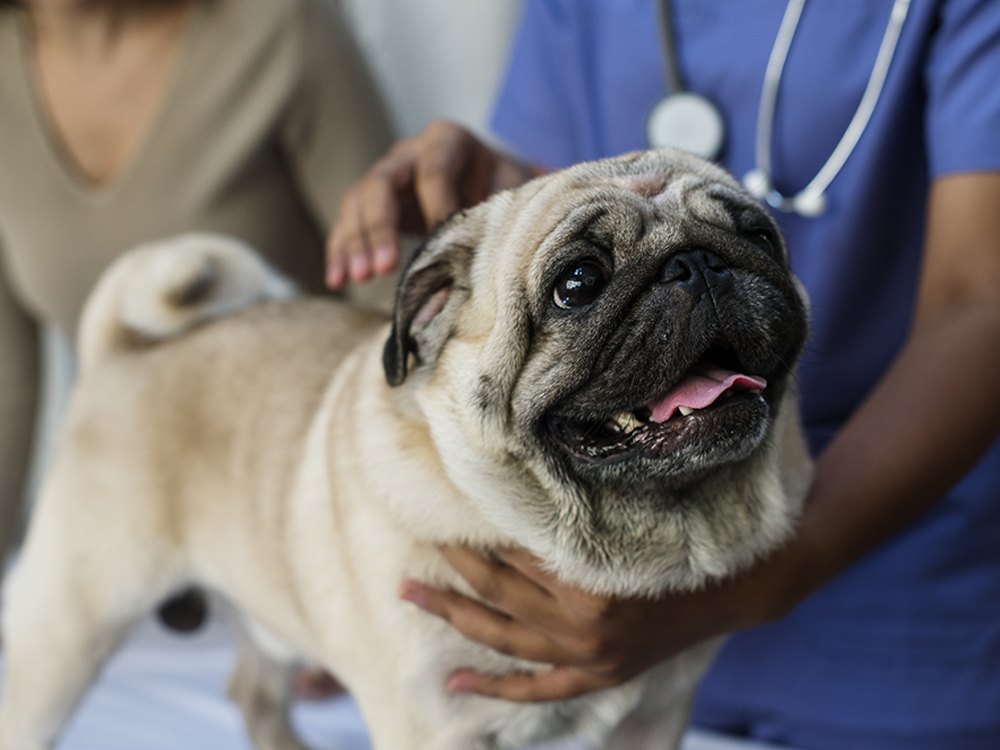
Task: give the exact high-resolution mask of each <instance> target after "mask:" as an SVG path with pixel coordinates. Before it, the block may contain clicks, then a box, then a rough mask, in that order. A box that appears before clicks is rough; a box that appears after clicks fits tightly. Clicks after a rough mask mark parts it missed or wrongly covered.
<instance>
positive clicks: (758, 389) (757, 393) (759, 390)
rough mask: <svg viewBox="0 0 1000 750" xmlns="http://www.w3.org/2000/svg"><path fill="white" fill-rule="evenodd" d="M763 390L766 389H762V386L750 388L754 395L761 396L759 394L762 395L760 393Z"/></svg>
mask: <svg viewBox="0 0 1000 750" xmlns="http://www.w3.org/2000/svg"><path fill="white" fill-rule="evenodd" d="M763 392H764V391H763V390H761V389H760V388H751V389H750V393H752V394H753V395H754V396H759V395H760V394H762V393H763Z"/></svg>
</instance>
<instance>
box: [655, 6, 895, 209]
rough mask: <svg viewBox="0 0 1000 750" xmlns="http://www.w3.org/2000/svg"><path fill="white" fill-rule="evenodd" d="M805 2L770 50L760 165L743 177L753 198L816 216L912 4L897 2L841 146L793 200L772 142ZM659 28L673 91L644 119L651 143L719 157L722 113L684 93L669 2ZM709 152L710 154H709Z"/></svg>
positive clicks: (867, 115) (868, 110) (875, 94)
mask: <svg viewBox="0 0 1000 750" xmlns="http://www.w3.org/2000/svg"><path fill="white" fill-rule="evenodd" d="M805 3H806V0H789V3H788V6H787V7H786V8H785V14H784V16H783V17H782V19H781V26H780V27H779V29H778V35H777V37H776V39H775V41H774V46H773V47H772V48H771V55H770V57H769V58H768V63H767V69H766V71H765V73H764V84H763V86H762V88H761V95H760V105H759V107H758V112H757V135H756V146H755V162H756V165H755V167H754V168H753V169H752V170H750V171H749V172H748V173H747V174H746V175H745V176H744V178H743V184H744V186H745V187H746V189H747V190H748V191H749V192H750V193H751V194H753V195H754V196H756V197H757V198H759V199H761V200H764V201H767V203H768V204H769V205H771V206H773V207H774V208H776V209H778V210H781V211H792V212H795V213H797V214H799V215H801V216H806V217H815V216H819V215H821V214H823V213H824V212H825V211H826V208H827V200H826V189H827V187H829V185H830V183H831V182H832V181H833V179H834V178H835V177H836V176H837V175H838V174H839V173H840V170H841V169H842V168H843V167H844V164H845V163H846V162H847V159H848V157H849V156H850V155H851V153H852V152H853V151H854V147H855V146H856V145H857V143H858V140H859V139H860V138H861V134H862V133H863V132H864V130H865V128H866V127H867V125H868V121H869V120H870V119H871V116H872V113H873V112H874V111H875V105H876V104H877V103H878V100H879V97H880V96H881V94H882V89H883V87H884V85H885V79H886V76H887V74H888V71H889V65H890V64H891V62H892V58H893V56H894V55H895V52H896V45H897V43H898V42H899V36H900V32H901V30H902V27H903V22H904V21H905V20H906V16H907V13H908V11H909V7H910V0H895V2H894V4H893V6H892V12H891V14H890V17H889V23H888V26H887V27H886V30H885V34H884V35H883V36H882V43H881V45H880V47H879V51H878V56H877V57H876V59H875V65H874V67H873V68H872V72H871V75H870V76H869V78H868V85H867V86H866V87H865V92H864V95H863V96H862V98H861V103H860V104H859V105H858V109H857V111H855V113H854V117H853V118H852V119H851V122H850V124H849V125H848V126H847V130H846V131H845V132H844V135H843V137H842V138H841V139H840V142H839V143H838V144H837V146H836V148H835V149H834V151H833V153H832V154H831V155H830V158H829V159H827V161H826V163H825V164H824V165H823V166H822V168H821V169H820V171H819V172H818V173H817V174H816V176H815V177H814V178H813V179H812V180H811V181H810V182H809V184H808V185H806V187H805V188H803V189H802V190H801V191H799V192H798V193H796V194H795V195H794V196H791V197H788V196H785V195H783V194H782V193H780V192H779V191H778V190H777V189H776V188H775V187H774V183H773V179H772V174H771V141H772V135H773V128H774V116H775V108H776V104H777V98H778V88H779V86H780V83H781V76H782V73H783V72H784V67H785V61H786V60H787V58H788V52H789V50H790V49H791V45H792V39H793V38H794V37H795V32H796V30H797V28H798V24H799V19H800V18H801V16H802V9H803V8H804V7H805ZM660 24H661V29H662V37H663V48H664V55H665V58H666V77H667V81H668V82H669V84H670V87H671V93H669V94H667V96H666V97H664V98H663V99H661V100H660V101H659V102H657V103H656V104H655V105H654V106H653V108H652V109H651V110H650V113H649V115H648V116H647V118H646V137H647V141H648V142H649V145H650V146H653V147H655V146H662V145H674V146H677V147H679V148H685V149H686V150H689V151H692V152H693V153H697V154H699V155H700V156H706V158H716V157H718V155H719V153H721V151H722V145H723V143H724V141H725V129H724V126H723V118H722V114H721V113H720V112H719V110H718V108H717V107H716V106H715V104H714V103H712V102H711V101H709V100H708V99H707V98H706V97H703V96H700V95H698V94H694V93H693V92H688V91H685V90H684V87H683V78H682V75H681V70H680V62H679V60H678V57H677V49H676V45H675V44H674V41H675V40H674V25H673V9H672V7H671V4H670V0H661V2H660ZM683 97H687V98H690V97H699V98H700V99H701V100H703V101H701V102H699V103H698V104H697V105H690V104H688V105H687V106H684V107H680V106H677V105H676V104H673V103H671V100H672V99H674V98H683ZM678 133H679V134H680V135H678ZM695 136H698V137H697V138H696V137H695ZM670 141H673V142H670ZM708 151H711V153H706V152H708Z"/></svg>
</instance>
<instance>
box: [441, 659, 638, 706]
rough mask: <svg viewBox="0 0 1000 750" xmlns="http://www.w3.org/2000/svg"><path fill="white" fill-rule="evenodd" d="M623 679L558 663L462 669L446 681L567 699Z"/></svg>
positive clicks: (471, 689)
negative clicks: (497, 671) (537, 668)
mask: <svg viewBox="0 0 1000 750" xmlns="http://www.w3.org/2000/svg"><path fill="white" fill-rule="evenodd" d="M621 682H622V680H617V679H614V678H604V677H598V676H596V675H592V674H588V673H586V672H581V671H580V670H577V669H574V668H572V667H555V668H554V669H548V670H545V671H542V672H535V673H524V672H515V673H512V674H506V675H488V674H483V673H481V672H473V671H470V670H461V671H458V672H455V673H453V674H452V675H451V676H450V677H449V678H448V682H447V686H448V689H449V690H450V691H452V692H454V693H478V694H479V695H486V696H490V697H493V698H503V699H504V700H509V701H517V702H537V701H552V700H568V699H570V698H575V697H577V696H579V695H583V694H584V693H589V692H591V691H593V690H599V689H601V688H606V687H611V686H613V685H617V684H620V683H621Z"/></svg>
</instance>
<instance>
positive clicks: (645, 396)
mask: <svg viewBox="0 0 1000 750" xmlns="http://www.w3.org/2000/svg"><path fill="white" fill-rule="evenodd" d="M719 202H720V203H721V204H723V205H722V207H721V209H720V207H719V206H715V207H714V208H713V211H710V212H707V213H706V214H705V215H703V216H699V218H698V220H696V221H693V222H691V221H689V222H686V223H685V224H684V226H683V231H681V230H680V229H678V227H677V226H675V224H676V222H671V221H667V220H664V219H663V218H662V217H659V218H650V217H645V218H642V220H637V219H636V217H637V215H638V214H637V212H636V211H635V210H634V207H632V206H625V207H621V206H610V207H607V208H605V209H603V210H601V209H598V208H595V207H593V206H591V207H590V209H589V210H588V211H586V212H578V214H577V215H578V216H580V217H584V220H583V221H582V223H581V226H580V227H577V228H576V229H575V231H571V230H570V229H569V228H567V227H566V226H561V230H560V231H561V234H560V238H561V239H562V240H563V241H564V242H566V243H567V246H566V247H565V249H563V250H562V251H561V252H557V253H555V255H554V260H553V261H552V262H551V264H550V267H549V270H548V271H547V272H546V273H544V274H542V278H543V279H544V281H543V282H542V284H541V285H540V287H541V288H540V290H539V291H538V292H536V294H535V295H533V299H534V300H535V304H534V306H533V307H534V310H533V313H534V314H533V315H532V318H533V321H532V327H533V328H535V329H536V330H537V331H538V334H537V335H536V337H535V346H534V347H533V352H532V354H533V356H532V357H530V358H529V359H532V360H534V361H535V362H536V363H537V361H538V359H539V353H540V352H541V351H543V350H544V349H545V348H546V346H547V345H548V344H549V341H550V339H551V341H552V342H554V343H553V344H552V348H553V349H554V350H558V351H559V357H558V358H556V357H552V358H551V359H552V361H551V363H550V368H551V369H550V370H549V372H550V373H552V374H555V373H567V372H568V373H572V375H570V376H569V377H564V378H561V382H560V383H559V384H558V385H555V384H552V385H550V387H548V388H546V389H544V392H545V393H546V398H542V399H536V401H535V404H539V405H540V406H535V407H534V408H532V409H531V410H530V415H529V414H526V413H524V412H523V411H521V412H520V413H518V414H516V416H515V419H516V421H517V422H518V423H519V424H521V425H522V429H525V430H528V431H530V430H531V428H532V427H534V431H535V432H536V433H537V432H544V430H540V429H539V420H543V419H544V417H545V416H546V415H547V414H551V413H552V412H553V409H554V410H555V412H556V413H559V414H560V415H562V416H563V417H565V418H568V419H570V420H573V419H576V420H578V422H579V425H580V429H581V432H582V435H583V436H584V438H585V439H590V440H594V439H596V437H595V436H598V434H599V433H600V432H601V430H602V429H603V425H602V421H603V420H604V419H606V418H607V417H608V416H609V415H610V414H611V413H612V412H614V411H630V410H632V409H634V408H636V407H637V406H639V405H641V404H642V403H644V402H646V401H648V400H649V399H650V398H651V397H653V396H655V395H656V394H657V393H662V392H666V391H667V390H669V389H670V388H671V387H672V385H673V384H675V383H677V382H678V381H679V380H680V379H681V378H682V377H683V376H684V375H685V373H686V372H688V370H689V369H690V368H691V366H692V365H693V364H694V363H696V362H697V361H699V360H700V359H702V358H704V357H705V356H706V353H707V352H711V351H716V352H717V354H718V352H720V351H722V350H723V349H731V350H732V353H731V354H727V357H728V358H731V359H732V360H733V361H734V363H733V364H732V368H733V369H735V370H737V371H741V372H742V371H747V372H749V374H753V375H760V376H764V377H767V378H768V380H769V381H770V382H772V383H773V387H772V388H771V390H770V392H768V393H767V395H766V397H765V402H764V405H765V407H766V404H767V403H770V404H771V406H772V407H773V406H774V404H775V403H776V401H777V399H778V398H779V397H780V395H781V394H782V393H783V390H784V389H783V387H782V383H781V381H782V380H783V378H784V377H785V376H786V374H787V365H786V363H787V362H788V361H790V359H792V358H793V356H794V354H795V352H796V351H797V349H798V348H799V347H800V346H801V341H800V339H801V338H804V336H800V335H799V334H798V333H797V332H796V331H791V333H789V331H787V330H785V328H786V326H784V325H782V324H781V318H784V317H787V319H788V320H795V319H796V318H797V317H799V316H801V312H802V311H801V310H798V309H795V304H798V297H797V293H796V292H795V290H794V288H793V287H792V285H791V283H790V281H789V280H788V278H787V273H788V270H787V263H786V259H785V257H784V255H783V252H782V251H783V245H781V243H780V241H778V240H773V239H772V230H771V224H770V219H769V218H767V217H766V215H765V216H764V217H763V218H762V217H761V216H760V214H763V211H762V210H761V209H759V208H752V207H748V205H747V203H746V201H745V199H744V198H743V197H742V196H739V197H738V198H732V197H731V196H730V195H729V194H728V193H727V192H726V191H725V190H723V191H722V194H721V196H720V200H719ZM692 213H694V211H692ZM720 213H721V214H722V215H723V216H726V217H727V218H729V219H730V221H729V222H726V221H723V220H721V219H720V218H719V214H720ZM623 227H624V229H623ZM751 232H764V233H765V235H766V236H764V237H763V238H762V239H761V240H760V241H757V242H753V241H751V240H750V239H748V236H747V235H748V234H749V233H751ZM684 247H708V248H710V249H711V251H712V252H714V253H717V254H718V255H719V257H720V258H722V259H724V261H725V262H726V264H727V266H728V267H729V269H730V273H731V274H732V275H733V276H734V277H735V281H734V282H733V284H732V287H733V288H732V289H725V290H721V291H716V290H711V289H710V290H709V292H708V293H707V294H705V295H703V296H702V297H701V298H700V299H697V300H692V299H690V298H689V296H688V295H686V294H685V293H683V292H682V291H680V290H677V289H675V288H670V287H669V286H667V285H664V284H659V283H658V276H659V274H660V273H661V268H662V267H663V264H664V263H666V262H667V260H669V258H670V257H672V256H673V254H675V253H676V252H678V251H679V250H680V249H683V248H684ZM609 255H610V256H611V260H610V262H609V260H608V256H609ZM591 259H593V260H595V261H597V262H601V263H603V264H604V266H605V267H608V266H610V267H611V268H612V269H613V272H612V273H611V276H610V279H609V280H608V282H607V287H606V289H605V291H604V292H603V293H602V294H601V295H599V296H598V298H597V299H596V300H595V302H593V303H592V304H590V305H588V306H586V307H585V308H584V309H574V310H562V309H557V308H556V307H555V306H554V304H553V302H552V294H551V289H550V287H551V285H552V283H553V281H552V280H553V279H555V278H557V277H558V275H559V273H560V272H561V270H562V269H565V268H566V267H567V265H569V264H572V263H577V262H581V261H583V260H591ZM762 289H763V290H764V291H765V292H766V294H765V296H766V297H767V298H768V300H767V303H766V304H765V305H763V307H769V306H770V307H773V308H787V316H786V315H784V314H782V315H778V316H775V315H774V314H773V310H772V314H771V315H769V316H768V319H767V320H765V322H764V325H763V327H764V328H765V329H773V330H766V331H765V335H764V337H763V338H764V341H765V345H764V346H761V341H760V339H761V330H760V328H761V325H762V320H761V318H760V316H757V315H752V316H751V317H752V319H751V321H750V323H749V324H748V325H744V324H743V323H742V322H741V318H742V317H743V316H746V315H747V311H748V309H752V305H751V304H748V301H747V298H753V297H754V296H755V295H756V296H759V295H760V294H761V290H762ZM748 290H749V291H748ZM751 292H752V293H751ZM782 297H785V298H786V300H787V299H792V300H793V301H794V304H792V303H788V302H787V301H785V302H782V300H781V298H782ZM668 310H669V311H670V312H669V313H667V314H665V313H664V311H668ZM776 317H777V321H776V319H775V318H776ZM744 328H748V329H749V330H744ZM565 340H572V341H573V342H574V343H573V346H572V347H567V346H565V343H564V342H565ZM789 340H790V343H789ZM595 352H596V353H597V354H596V356H595ZM716 356H717V355H716ZM541 358H543V359H544V355H541ZM532 385H533V386H535V385H537V383H533V384H532ZM535 395H536V396H537V395H538V394H537V392H536V394H535ZM554 404H557V406H555V407H553V405H554ZM755 410H756V411H760V409H758V408H757V407H756V406H754V405H752V404H750V405H743V406H741V407H740V408H739V409H738V410H737V412H738V413H740V412H742V413H746V414H748V415H749V416H748V417H747V418H748V419H750V423H756V424H764V423H766V411H767V409H766V408H764V412H765V413H764V414H758V415H756V416H754V413H755ZM515 411H516V410H515ZM748 424H749V423H748ZM749 432H750V433H752V434H753V435H752V436H751V438H749V439H744V440H739V439H735V440H729V441H726V440H721V441H718V440H717V441H715V445H716V447H718V445H720V444H723V445H731V449H730V452H731V454H732V456H733V458H734V460H738V459H739V458H741V457H742V456H743V455H744V454H746V453H747V452H748V451H749V450H751V449H752V447H753V442H754V441H755V440H759V437H760V434H761V432H762V430H761V429H759V428H756V427H755V428H751V429H750V430H749ZM657 441H660V442H662V441H661V439H660V438H656V440H655V441H654V442H657ZM556 442H559V441H556ZM720 453H725V451H724V450H723V451H719V450H716V451H713V450H710V449H709V450H701V451H700V452H699V450H697V449H695V450H692V451H684V450H680V451H679V452H677V456H676V457H675V459H676V460H672V461H671V462H663V461H662V460H661V461H660V469H661V471H659V472H657V473H659V474H663V473H667V474H669V473H673V472H675V471H676V472H679V473H683V471H684V468H685V465H687V471H689V472H690V471H698V470H699V467H701V466H703V465H707V464H708V463H710V462H711V461H712V460H714V457H715V456H716V455H718V454H720ZM671 463H672V464H673V468H671V467H670V466H668V464H671ZM663 470H665V471H663ZM614 471H615V474H616V475H617V474H623V473H625V472H626V471H627V469H625V467H622V468H620V469H619V468H616V469H615V470H614Z"/></svg>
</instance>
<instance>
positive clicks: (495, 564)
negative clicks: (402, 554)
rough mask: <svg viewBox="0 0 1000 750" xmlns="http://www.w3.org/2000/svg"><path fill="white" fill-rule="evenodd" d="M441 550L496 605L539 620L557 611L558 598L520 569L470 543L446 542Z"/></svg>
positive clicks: (451, 563)
mask: <svg viewBox="0 0 1000 750" xmlns="http://www.w3.org/2000/svg"><path fill="white" fill-rule="evenodd" d="M441 554H442V555H444V558H445V559H446V560H447V561H448V564H449V565H451V567H452V568H454V569H455V572H456V573H458V574H459V575H460V576H462V578H464V579H465V580H466V581H468V583H469V585H470V586H472V588H473V590H474V591H475V592H476V593H477V594H479V596H480V597H482V598H483V599H485V600H486V601H487V602H489V603H490V605H491V606H492V607H494V608H495V609H498V610H500V611H501V612H504V613H505V614H508V615H512V616H514V617H517V618H523V619H525V620H527V621H529V622H537V621H539V620H544V619H546V618H549V617H552V616H554V615H556V614H557V607H558V602H556V600H555V599H554V598H553V597H552V595H551V594H550V593H549V592H548V591H546V590H545V589H544V588H542V587H539V586H537V585H536V584H535V583H534V582H533V581H532V580H531V579H530V578H526V577H525V576H524V575H522V574H521V572H520V571H519V570H517V569H516V568H513V567H511V566H509V565H507V564H506V563H504V562H503V561H501V560H497V559H496V558H493V557H487V556H486V555H483V554H480V553H478V552H476V551H475V550H472V549H470V548H469V547H452V546H446V547H442V548H441Z"/></svg>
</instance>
